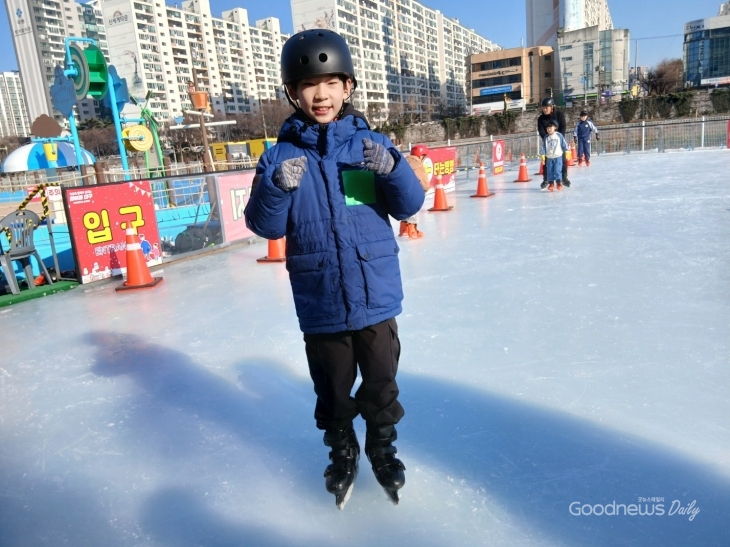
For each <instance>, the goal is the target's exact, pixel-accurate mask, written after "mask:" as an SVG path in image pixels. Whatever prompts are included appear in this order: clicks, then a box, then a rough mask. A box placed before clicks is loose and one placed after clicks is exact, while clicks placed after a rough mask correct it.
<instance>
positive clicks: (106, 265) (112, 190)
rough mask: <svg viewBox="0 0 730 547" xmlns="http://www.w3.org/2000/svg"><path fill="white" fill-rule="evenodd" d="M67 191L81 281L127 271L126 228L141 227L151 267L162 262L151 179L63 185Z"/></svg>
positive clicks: (67, 203)
mask: <svg viewBox="0 0 730 547" xmlns="http://www.w3.org/2000/svg"><path fill="white" fill-rule="evenodd" d="M63 193H64V204H65V207H66V218H67V219H68V228H69V235H70V237H71V246H72V248H73V251H74V259H75V260H76V271H77V274H78V278H79V281H80V282H81V283H90V282H92V281H99V280H100V279H105V278H108V277H111V276H113V275H121V274H123V273H124V272H126V269H127V256H126V250H127V244H126V230H127V228H135V229H136V230H137V234H138V235H139V239H140V242H141V244H142V252H143V253H144V256H145V259H146V260H147V265H148V266H153V265H155V264H160V263H162V252H161V245H160V236H159V233H158V229H157V220H156V218H155V206H154V203H153V200H152V189H151V187H150V182H149V181H147V180H135V181H127V182H119V183H112V184H105V185H103V186H102V185H99V186H83V187H79V188H64V189H63Z"/></svg>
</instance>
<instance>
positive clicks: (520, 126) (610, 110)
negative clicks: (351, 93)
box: [390, 93, 713, 144]
mask: <svg viewBox="0 0 730 547" xmlns="http://www.w3.org/2000/svg"><path fill="white" fill-rule="evenodd" d="M583 109H585V110H587V111H588V113H589V116H590V118H591V119H592V120H593V122H594V123H595V124H596V125H599V126H600V125H610V124H620V123H624V122H623V119H622V118H621V114H620V112H619V109H618V102H615V103H609V104H605V105H601V106H596V105H588V106H587V107H584V106H583V105H575V106H573V107H570V108H565V109H563V111H564V112H565V121H566V124H567V126H568V129H569V130H570V131H572V130H573V128H574V127H575V124H576V123H577V120H578V119H579V118H580V111H581V110H583ZM541 112H542V111H541V110H539V109H538V110H536V111H532V112H522V113H519V112H518V113H517V114H518V118H517V120H516V121H515V129H514V131H513V133H529V132H532V131H536V130H537V129H536V128H537V117H538V116H539V115H540V114H541ZM706 114H710V115H711V114H713V109H712V103H711V102H710V97H709V95H708V94H707V93H697V94H696V95H695V97H694V101H693V106H692V117H695V116H703V115H706ZM674 116H675V113H674V110H672V117H674ZM641 120H642V118H641V107H639V108H638V109H637V112H636V115H635V116H634V120H633V121H634V122H636V121H641ZM647 120H648V118H647ZM654 121H656V119H655V120H654ZM480 136H482V137H485V136H489V135H488V133H487V132H486V131H485V130H484V126H483V125H482V131H481V135H480ZM390 138H391V139H393V142H396V139H395V135H393V134H391V135H390ZM449 138H451V139H452V140H454V139H458V138H459V136H458V135H456V136H454V135H449ZM445 140H447V136H446V129H445V128H444V126H443V124H442V123H441V122H430V123H425V124H418V125H413V126H410V127H408V129H407V130H406V133H405V136H404V137H403V139H402V140H401V141H398V142H397V144H408V143H416V142H423V143H428V142H438V141H445Z"/></svg>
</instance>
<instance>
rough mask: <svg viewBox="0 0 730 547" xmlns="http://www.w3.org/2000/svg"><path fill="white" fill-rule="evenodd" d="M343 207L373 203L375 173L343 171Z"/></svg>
mask: <svg viewBox="0 0 730 547" xmlns="http://www.w3.org/2000/svg"><path fill="white" fill-rule="evenodd" d="M342 183H343V185H344V187H345V205H347V206H348V207H349V206H352V205H367V204H369V203H375V201H376V200H375V173H374V172H373V171H343V172H342Z"/></svg>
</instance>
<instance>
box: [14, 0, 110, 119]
mask: <svg viewBox="0 0 730 547" xmlns="http://www.w3.org/2000/svg"><path fill="white" fill-rule="evenodd" d="M99 1H100V0H93V1H92V2H89V3H87V4H79V3H76V2H75V1H74V0H6V2H5V6H6V8H7V11H8V19H9V21H10V28H11V32H12V35H13V43H14V46H15V54H16V58H17V61H18V69H19V72H20V78H21V81H22V83H23V89H24V90H25V94H26V95H25V104H26V107H27V109H28V118H29V119H30V120H31V123H32V121H33V120H35V119H36V118H37V117H38V116H40V115H41V114H47V115H49V116H53V117H55V118H56V120H57V121H58V122H59V123H61V124H64V123H66V122H65V119H64V118H63V116H62V115H61V114H60V113H59V112H57V111H54V110H53V105H52V103H51V95H50V88H51V86H52V85H53V83H54V69H55V67H56V65H61V66H64V64H65V45H64V40H65V38H66V37H67V36H79V37H92V38H95V39H97V40H99V46H100V48H101V50H102V51H103V52H104V54H105V55H106V56H107V59H108V51H107V44H106V41H105V36H104V29H103V24H102V20H101V10H100V9H99V7H98V5H99ZM98 114H99V107H98V105H97V104H95V102H94V101H92V100H84V101H81V102H80V103H79V104H78V116H79V119H81V120H83V119H85V118H91V117H94V116H97V115H98Z"/></svg>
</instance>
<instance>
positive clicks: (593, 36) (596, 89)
mask: <svg viewBox="0 0 730 547" xmlns="http://www.w3.org/2000/svg"><path fill="white" fill-rule="evenodd" d="M629 41H630V37H629V31H628V30H626V29H610V30H600V27H599V26H598V25H596V26H592V27H587V28H582V29H579V30H573V31H567V32H564V33H561V34H560V35H559V36H558V54H557V57H558V63H559V65H560V72H559V74H560V80H559V81H560V84H559V85H558V93H556V95H558V96H560V95H562V97H563V99H564V100H565V101H578V102H585V101H587V100H589V99H591V100H601V101H610V100H612V99H613V98H620V97H621V95H623V94H625V93H627V92H628V89H629V45H630V43H629Z"/></svg>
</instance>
